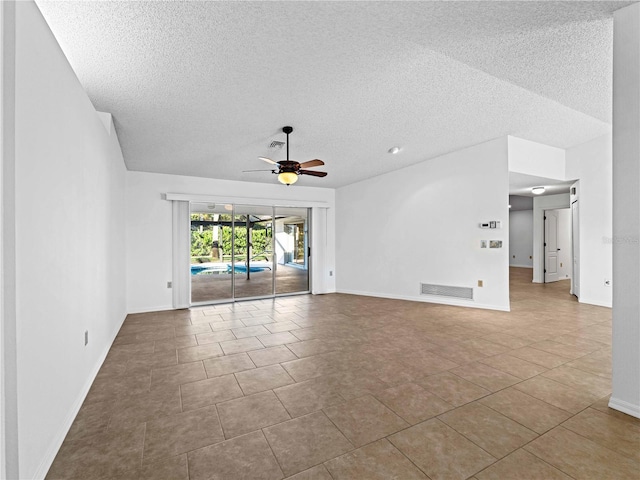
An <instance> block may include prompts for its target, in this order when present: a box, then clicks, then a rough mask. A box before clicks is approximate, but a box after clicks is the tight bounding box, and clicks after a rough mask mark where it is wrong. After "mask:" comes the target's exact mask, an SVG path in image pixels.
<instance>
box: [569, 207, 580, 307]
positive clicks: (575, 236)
mask: <svg viewBox="0 0 640 480" xmlns="http://www.w3.org/2000/svg"><path fill="white" fill-rule="evenodd" d="M578 213H579V211H578V201H577V200H576V201H575V202H573V203H572V204H571V230H572V235H571V239H572V244H573V273H572V277H571V293H573V294H574V295H575V296H576V297H578V298H580V217H579V215H578Z"/></svg>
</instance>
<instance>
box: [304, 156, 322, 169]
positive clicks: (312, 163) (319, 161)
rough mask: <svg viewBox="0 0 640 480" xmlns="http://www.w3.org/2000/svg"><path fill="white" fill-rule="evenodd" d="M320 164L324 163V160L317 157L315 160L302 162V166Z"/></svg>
mask: <svg viewBox="0 0 640 480" xmlns="http://www.w3.org/2000/svg"><path fill="white" fill-rule="evenodd" d="M320 165H324V162H323V161H322V160H320V159H318V158H316V159H315V160H309V161H308V162H303V163H301V164H300V168H309V167H319V166H320Z"/></svg>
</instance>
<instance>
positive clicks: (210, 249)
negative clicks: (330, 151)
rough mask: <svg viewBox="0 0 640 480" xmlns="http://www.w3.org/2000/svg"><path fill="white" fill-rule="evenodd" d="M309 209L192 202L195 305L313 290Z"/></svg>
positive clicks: (192, 289) (193, 293)
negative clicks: (310, 281) (311, 287)
mask: <svg viewBox="0 0 640 480" xmlns="http://www.w3.org/2000/svg"><path fill="white" fill-rule="evenodd" d="M309 217H310V216H309V209H307V208H291V207H274V206H263V205H234V204H231V203H224V204H213V203H197V202H191V203H190V231H191V241H190V249H191V251H190V257H191V261H190V279H191V282H190V286H191V295H190V299H191V305H206V304H211V303H222V302H234V301H239V300H249V299H261V298H271V297H275V296H279V295H291V294H298V293H309V291H310V285H309V278H310V277H309V274H310V260H309V252H310V248H309Z"/></svg>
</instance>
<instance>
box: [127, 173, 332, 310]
mask: <svg viewBox="0 0 640 480" xmlns="http://www.w3.org/2000/svg"><path fill="white" fill-rule="evenodd" d="M166 193H183V194H189V195H212V196H220V197H225V198H227V199H228V201H229V203H246V202H236V201H235V199H237V198H238V197H246V198H255V199H269V201H275V202H276V203H278V204H281V205H288V204H290V202H291V201H303V202H304V201H309V202H324V203H326V204H327V205H328V207H329V208H328V209H326V216H327V218H326V221H325V219H324V218H323V219H322V223H323V224H324V223H326V228H325V227H324V226H323V225H321V224H320V221H318V219H314V220H312V221H313V222H314V224H313V225H312V236H317V238H316V242H318V241H320V240H322V241H323V242H324V243H325V244H326V247H327V248H326V251H325V255H324V258H322V259H321V258H319V257H320V256H319V255H318V256H314V252H313V249H312V269H313V270H312V283H313V284H314V287H313V288H314V293H329V292H333V291H335V277H334V276H329V272H330V271H333V270H334V265H335V247H334V245H335V230H334V225H335V220H334V217H335V204H334V202H335V190H333V189H328V188H316V187H302V186H299V185H296V186H292V187H286V186H284V185H281V184H279V183H278V184H276V183H274V184H265V183H252V182H234V181H230V180H215V179H210V178H199V177H186V176H177V175H164V174H156V173H145V172H127V174H126V203H127V217H126V235H127V311H128V312H129V313H134V312H145V311H155V310H166V309H171V308H172V291H171V289H168V288H167V282H168V281H171V280H172V256H171V255H172V207H171V202H169V201H167V200H164V199H163V195H164V194H166ZM249 201H250V200H249ZM257 203H258V204H259V203H260V202H259V201H258V202H257ZM321 214H322V215H324V213H321ZM320 237H321V238H320ZM136 239H141V240H142V241H137V240H136ZM312 240H313V238H312Z"/></svg>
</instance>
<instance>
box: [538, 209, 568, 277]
mask: <svg viewBox="0 0 640 480" xmlns="http://www.w3.org/2000/svg"><path fill="white" fill-rule="evenodd" d="M571 235H572V225H571V210H570V209H569V208H556V209H552V210H545V211H544V283H552V282H557V281H560V280H570V279H571V274H572V269H573V258H572V254H571Z"/></svg>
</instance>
